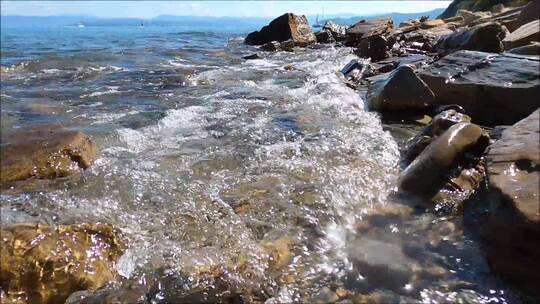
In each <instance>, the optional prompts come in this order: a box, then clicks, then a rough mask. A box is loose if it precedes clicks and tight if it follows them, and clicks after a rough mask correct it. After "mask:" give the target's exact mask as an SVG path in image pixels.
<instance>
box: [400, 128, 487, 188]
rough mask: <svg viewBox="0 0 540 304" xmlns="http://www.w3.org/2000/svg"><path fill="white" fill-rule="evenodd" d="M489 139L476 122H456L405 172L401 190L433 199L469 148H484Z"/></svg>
mask: <svg viewBox="0 0 540 304" xmlns="http://www.w3.org/2000/svg"><path fill="white" fill-rule="evenodd" d="M488 140H489V138H488V137H487V135H486V134H485V133H484V131H483V130H482V128H480V127H479V126H477V125H475V124H471V123H467V122H462V123H458V124H455V125H453V126H452V127H450V128H449V129H448V130H446V131H445V132H444V133H443V134H442V135H441V136H439V137H437V139H435V140H434V141H433V142H432V143H430V144H429V145H428V146H427V147H426V148H425V149H424V151H422V153H420V155H419V156H418V157H417V158H416V159H415V160H414V161H413V162H412V163H411V164H410V165H409V166H408V167H407V168H406V169H405V170H404V171H403V172H402V173H401V175H400V177H399V180H398V184H399V189H400V191H402V192H406V193H410V194H414V195H417V196H421V197H426V198H430V199H431V198H432V197H433V196H434V195H436V194H437V193H438V192H439V190H441V188H442V187H443V186H444V184H445V182H446V181H447V178H448V174H449V173H450V171H451V170H452V169H453V168H454V167H455V166H456V165H457V162H458V159H459V158H461V157H462V156H463V155H464V153H466V152H467V151H471V150H482V149H483V148H484V147H485V146H486V145H487V141H488Z"/></svg>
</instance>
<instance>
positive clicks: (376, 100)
mask: <svg viewBox="0 0 540 304" xmlns="http://www.w3.org/2000/svg"><path fill="white" fill-rule="evenodd" d="M366 99H367V104H368V107H369V109H370V110H378V111H396V110H397V111H399V110H418V109H424V108H426V107H428V106H430V105H431V104H432V103H433V101H434V95H433V92H432V91H431V90H430V89H429V87H428V86H427V85H426V84H425V83H424V82H423V81H422V79H420V78H419V77H418V76H417V75H416V74H415V72H414V70H413V68H412V67H410V66H408V65H402V66H400V67H399V68H397V69H396V70H394V71H393V72H392V73H391V74H390V76H389V77H387V78H385V79H379V80H377V81H375V82H373V83H372V84H371V85H370V86H369V88H368V91H367V94H366Z"/></svg>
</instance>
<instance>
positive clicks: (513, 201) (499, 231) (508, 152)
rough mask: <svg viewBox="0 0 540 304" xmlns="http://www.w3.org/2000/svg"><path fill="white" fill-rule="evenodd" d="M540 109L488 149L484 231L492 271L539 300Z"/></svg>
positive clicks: (513, 127) (506, 131) (508, 130)
mask: <svg viewBox="0 0 540 304" xmlns="http://www.w3.org/2000/svg"><path fill="white" fill-rule="evenodd" d="M539 142H540V110H536V111H535V112H534V113H532V114H531V115H530V116H529V117H527V118H525V119H523V120H521V121H519V122H518V123H516V124H515V125H513V126H511V127H509V128H506V129H505V130H504V131H503V132H502V137H501V138H500V139H499V140H498V141H497V142H495V143H494V144H492V145H491V146H490V147H489V151H488V154H487V163H488V164H487V169H488V178H489V188H488V191H489V196H488V198H487V201H489V202H491V206H490V210H489V211H490V216H489V223H488V227H487V229H486V238H487V243H488V246H487V247H488V254H487V256H488V261H489V262H490V264H491V267H492V269H494V270H495V271H496V272H498V273H500V274H502V275H504V277H506V278H509V279H510V280H512V282H513V283H516V284H519V285H520V286H522V287H525V288H526V289H528V290H529V291H530V292H531V293H533V294H535V295H536V296H537V297H539V298H540V291H539V290H538V284H537V283H538V281H539V280H540V273H539V272H538V268H539V267H540V263H539V261H538V258H537V257H538V256H539V255H540V243H539V242H538V239H540V207H539V206H540V145H539Z"/></svg>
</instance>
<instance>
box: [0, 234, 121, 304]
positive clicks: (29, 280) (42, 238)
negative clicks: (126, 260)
mask: <svg viewBox="0 0 540 304" xmlns="http://www.w3.org/2000/svg"><path fill="white" fill-rule="evenodd" d="M1 232H2V239H1V240H0V241H1V242H2V246H1V249H0V250H1V253H2V254H1V255H0V261H1V271H0V284H1V285H2V286H1V287H2V290H3V291H4V292H5V293H6V296H7V298H8V299H13V300H15V299H18V298H19V299H20V298H26V299H27V302H28V303H63V302H64V301H65V300H66V298H67V297H68V296H69V295H70V294H71V293H73V292H75V291H78V290H87V289H90V290H96V289H98V288H101V287H103V286H104V285H105V284H107V283H109V282H112V281H115V280H116V279H117V273H116V270H115V269H114V266H115V261H116V260H117V259H118V258H119V257H120V255H121V254H122V248H123V245H122V243H121V242H120V241H119V239H118V237H117V231H116V229H115V228H114V227H112V226H110V225H107V224H80V225H60V226H57V227H52V226H46V225H35V224H16V225H10V226H4V227H2V229H1Z"/></svg>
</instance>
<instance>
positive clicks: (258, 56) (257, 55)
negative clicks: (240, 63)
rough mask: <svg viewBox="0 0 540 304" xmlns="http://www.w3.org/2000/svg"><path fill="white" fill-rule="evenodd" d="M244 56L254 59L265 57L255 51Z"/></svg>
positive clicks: (247, 58)
mask: <svg viewBox="0 0 540 304" xmlns="http://www.w3.org/2000/svg"><path fill="white" fill-rule="evenodd" d="M242 58H243V59H246V60H252V59H261V58H263V57H261V56H260V55H259V54H258V53H254V54H251V55H247V56H244V57H242Z"/></svg>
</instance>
